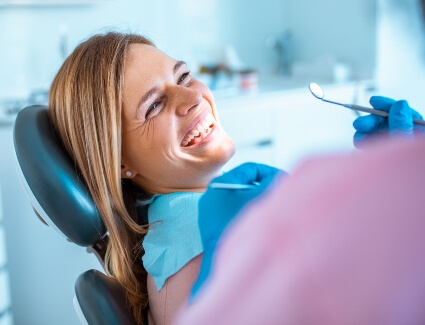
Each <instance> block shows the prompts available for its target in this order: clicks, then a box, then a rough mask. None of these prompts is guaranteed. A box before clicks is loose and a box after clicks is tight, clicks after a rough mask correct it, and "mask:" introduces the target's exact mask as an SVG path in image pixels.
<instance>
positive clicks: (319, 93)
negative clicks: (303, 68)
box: [308, 82, 325, 99]
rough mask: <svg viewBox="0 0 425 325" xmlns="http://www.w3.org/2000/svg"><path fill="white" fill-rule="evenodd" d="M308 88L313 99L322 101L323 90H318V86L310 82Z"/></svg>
mask: <svg viewBox="0 0 425 325" xmlns="http://www.w3.org/2000/svg"><path fill="white" fill-rule="evenodd" d="M308 88H310V91H311V93H312V94H313V96H314V97H316V98H317V99H323V98H324V97H325V93H324V92H323V89H322V88H320V86H319V85H318V84H317V83H315V82H312V83H311V84H310V85H309V86H308Z"/></svg>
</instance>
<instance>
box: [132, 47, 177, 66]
mask: <svg viewBox="0 0 425 325" xmlns="http://www.w3.org/2000/svg"><path fill="white" fill-rule="evenodd" d="M173 62H175V60H174V59H173V58H171V57H170V56H168V55H167V54H165V53H164V52H162V51H161V50H159V49H158V48H156V47H155V46H152V45H148V44H138V43H137V44H131V45H130V47H129V51H128V56H127V65H144V66H146V65H148V66H149V65H151V64H152V65H157V64H161V65H164V64H167V63H169V64H172V63H173Z"/></svg>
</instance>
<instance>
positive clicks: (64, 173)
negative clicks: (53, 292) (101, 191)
mask: <svg viewBox="0 0 425 325" xmlns="http://www.w3.org/2000/svg"><path fill="white" fill-rule="evenodd" d="M14 144H15V153H16V158H17V162H18V164H17V165H18V173H19V174H20V177H21V182H22V184H23V186H24V188H25V191H26V193H27V195H28V197H29V199H30V202H31V204H32V206H33V208H34V210H35V211H36V213H37V215H38V216H39V217H40V218H41V219H42V221H44V222H45V223H47V224H48V225H49V226H51V227H52V228H54V229H55V230H57V231H58V232H59V233H60V234H62V235H63V236H64V237H66V238H67V239H68V240H69V241H71V242H74V243H75V244H77V245H80V246H84V247H89V248H92V249H93V250H94V253H96V255H97V257H98V258H99V259H100V261H101V262H102V261H103V258H104V251H105V246H106V243H107V232H106V228H105V225H104V223H103V221H102V219H101V217H100V214H99V212H98V210H97V208H96V205H95V203H94V201H93V199H92V197H91V196H90V194H89V191H88V189H87V187H86V185H85V184H84V182H83V180H82V176H81V174H80V173H79V171H78V169H77V168H76V166H75V163H74V161H73V159H72V158H71V157H70V156H69V155H68V153H67V152H66V150H65V148H64V146H63V145H62V142H61V140H60V139H59V137H58V136H57V135H56V133H55V131H54V129H53V126H52V124H51V121H50V118H49V115H48V108H47V107H46V106H30V107H27V108H24V109H23V110H22V111H20V112H19V114H18V116H17V117H16V121H15V128H14ZM75 292H76V297H77V300H78V301H77V302H78V304H77V305H78V309H76V310H77V313H79V312H81V313H82V314H83V316H84V321H83V323H85V324H87V323H88V324H90V325H96V324H99V325H100V324H105V325H107V324H123V325H134V324H135V321H134V318H133V316H132V314H131V312H130V310H129V308H128V306H127V301H126V297H125V291H124V288H123V287H122V286H121V285H120V284H119V283H118V282H117V281H116V280H115V279H114V278H112V277H110V276H106V275H105V274H103V273H101V272H99V271H97V270H88V271H86V272H84V273H83V274H81V275H80V276H79V277H78V279H77V280H76V283H75ZM79 316H81V315H79Z"/></svg>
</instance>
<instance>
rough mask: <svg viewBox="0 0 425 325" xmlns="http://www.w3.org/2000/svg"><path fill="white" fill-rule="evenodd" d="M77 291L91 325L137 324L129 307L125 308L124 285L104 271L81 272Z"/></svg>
mask: <svg viewBox="0 0 425 325" xmlns="http://www.w3.org/2000/svg"><path fill="white" fill-rule="evenodd" d="M75 293H76V296H77V299H78V301H79V302H80V307H81V310H82V312H83V314H84V316H85V318H86V320H87V322H88V323H89V324H90V325H106V324H111V325H112V324H123V325H124V324H125V325H136V322H135V321H134V318H133V316H132V314H131V313H130V310H129V308H123V306H126V298H125V292H124V289H123V287H122V286H121V285H120V284H119V283H118V282H117V281H116V280H115V279H113V278H111V277H109V276H106V275H105V274H103V273H102V272H99V271H97V270H89V271H86V272H84V273H83V274H81V275H80V276H79V277H78V279H77V281H76V282H75ZM81 302H84V303H81Z"/></svg>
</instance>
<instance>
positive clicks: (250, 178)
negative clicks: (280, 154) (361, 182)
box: [190, 163, 285, 301]
mask: <svg viewBox="0 0 425 325" xmlns="http://www.w3.org/2000/svg"><path fill="white" fill-rule="evenodd" d="M283 174H285V173H284V172H282V171H281V170H279V169H277V168H273V167H270V166H267V165H262V164H255V163H245V164H242V165H240V166H239V167H236V168H235V169H232V170H231V171H229V172H228V173H225V174H224V175H222V176H220V177H217V178H215V179H213V180H212V182H211V183H230V184H252V183H253V182H258V183H259V185H258V186H255V187H254V188H253V189H238V190H236V189H216V188H208V189H207V191H206V192H205V194H204V195H203V196H202V197H201V199H200V201H199V220H198V224H199V230H200V233H201V240H202V245H203V249H204V256H203V259H202V264H201V269H200V273H199V277H198V279H197V281H196V282H195V284H194V286H193V288H192V292H191V297H190V300H191V301H193V299H194V297H195V295H196V293H197V292H198V290H199V289H200V288H201V286H202V284H203V283H204V282H205V280H206V279H207V277H208V275H209V273H210V269H211V263H212V260H213V255H214V251H215V248H216V246H217V243H218V241H219V238H220V236H221V234H222V233H223V231H224V229H225V228H226V226H227V225H228V224H229V223H230V222H231V221H232V220H234V219H235V216H236V215H237V214H238V212H239V211H240V210H241V209H242V208H243V207H244V206H246V204H247V203H248V202H250V201H252V200H253V199H255V198H257V197H258V196H259V195H260V194H262V193H263V192H264V191H265V190H266V189H267V188H268V187H269V185H270V183H271V181H272V180H273V179H274V178H275V177H276V176H277V175H283Z"/></svg>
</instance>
